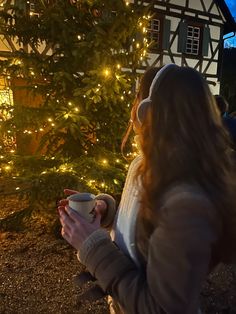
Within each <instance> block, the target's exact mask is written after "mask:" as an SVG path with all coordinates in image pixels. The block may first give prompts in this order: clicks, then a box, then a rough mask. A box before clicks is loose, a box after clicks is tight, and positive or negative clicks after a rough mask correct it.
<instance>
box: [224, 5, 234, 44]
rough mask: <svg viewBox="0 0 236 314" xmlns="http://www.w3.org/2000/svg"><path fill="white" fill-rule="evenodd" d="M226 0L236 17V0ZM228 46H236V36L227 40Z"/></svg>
mask: <svg viewBox="0 0 236 314" xmlns="http://www.w3.org/2000/svg"><path fill="white" fill-rule="evenodd" d="M225 2H226V4H227V5H228V8H229V10H230V12H231V14H232V16H233V17H234V19H236V0H225ZM226 37H227V36H226ZM226 46H234V47H236V36H234V37H233V38H230V39H228V40H226Z"/></svg>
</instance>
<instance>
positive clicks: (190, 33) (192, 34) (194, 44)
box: [185, 25, 201, 55]
mask: <svg viewBox="0 0 236 314" xmlns="http://www.w3.org/2000/svg"><path fill="white" fill-rule="evenodd" d="M200 42H201V28H200V27H198V26H193V25H188V27H187V41H186V50H185V52H186V53H187V54H190V55H199V52H200Z"/></svg>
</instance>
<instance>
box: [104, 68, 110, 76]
mask: <svg viewBox="0 0 236 314" xmlns="http://www.w3.org/2000/svg"><path fill="white" fill-rule="evenodd" d="M103 74H104V76H106V77H108V76H109V75H110V70H109V69H105V70H104V71H103Z"/></svg>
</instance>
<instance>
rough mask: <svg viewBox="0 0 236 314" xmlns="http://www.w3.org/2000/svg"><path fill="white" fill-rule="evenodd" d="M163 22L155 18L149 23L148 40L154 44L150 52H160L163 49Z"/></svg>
mask: <svg viewBox="0 0 236 314" xmlns="http://www.w3.org/2000/svg"><path fill="white" fill-rule="evenodd" d="M161 28H162V26H161V20H160V19H157V18H154V19H152V20H151V21H150V22H149V25H148V27H147V40H148V43H152V45H151V48H150V51H152V50H154V51H156V50H159V49H160V48H161Z"/></svg>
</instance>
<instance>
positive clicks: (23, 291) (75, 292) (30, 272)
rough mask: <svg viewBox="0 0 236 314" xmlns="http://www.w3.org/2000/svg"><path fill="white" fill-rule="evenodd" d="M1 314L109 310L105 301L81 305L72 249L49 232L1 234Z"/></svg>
mask: <svg viewBox="0 0 236 314" xmlns="http://www.w3.org/2000/svg"><path fill="white" fill-rule="evenodd" d="M0 246H1V257H0V268H1V272H0V313H1V314H18V313H19V314H32V313H34V314H36V313H44V314H47V313H55V314H59V313H61V314H62V313H63V314H64V313H68V314H72V313H80V314H82V313H83V314H87V313H98V314H106V313H108V310H107V306H106V302H105V300H103V299H101V300H99V301H96V302H94V303H92V304H91V303H85V302H84V304H82V305H81V304H80V302H79V300H80V294H81V293H83V292H84V290H83V289H81V288H78V287H76V286H75V285H74V283H73V275H75V274H77V273H80V272H81V271H83V270H84V268H83V266H82V265H81V264H79V262H78V260H77V258H76V255H75V252H74V250H73V249H71V247H69V246H68V245H67V244H66V243H65V242H64V241H63V240H60V239H56V238H55V237H53V236H52V235H50V234H45V233H43V232H36V233H32V232H30V233H28V232H27V233H1V241H0Z"/></svg>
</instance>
